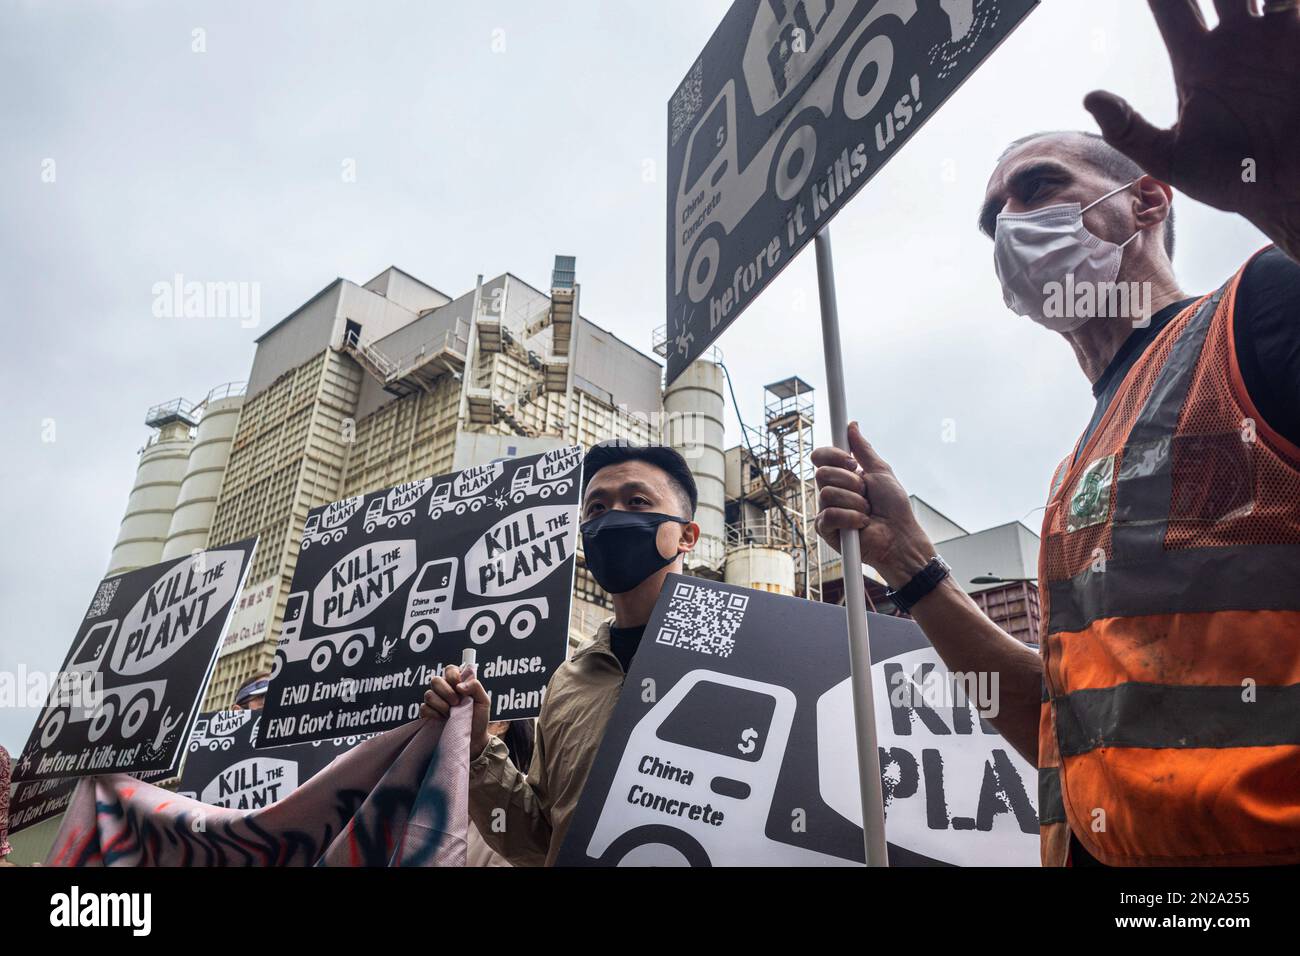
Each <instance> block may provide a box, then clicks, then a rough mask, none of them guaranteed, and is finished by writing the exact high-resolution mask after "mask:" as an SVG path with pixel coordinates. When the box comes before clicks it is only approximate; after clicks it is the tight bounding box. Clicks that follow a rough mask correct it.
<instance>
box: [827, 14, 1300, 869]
mask: <svg viewBox="0 0 1300 956" xmlns="http://www.w3.org/2000/svg"><path fill="white" fill-rule="evenodd" d="M1150 6H1151V9H1152V12H1153V13H1154V15H1155V18H1156V22H1157V24H1158V26H1159V28H1160V31H1161V34H1162V35H1163V37H1164V39H1165V43H1166V46H1167V47H1168V48H1169V51H1170V57H1171V61H1172V64H1173V68H1174V74H1175V80H1176V86H1177V89H1178V94H1179V120H1178V123H1177V124H1176V125H1175V126H1174V127H1173V128H1172V129H1170V130H1159V129H1157V128H1155V127H1154V126H1152V125H1151V124H1149V123H1148V122H1147V121H1146V120H1144V119H1142V118H1141V117H1140V116H1138V115H1137V114H1136V113H1135V112H1134V111H1133V110H1132V109H1131V108H1130V107H1129V106H1128V104H1126V103H1125V102H1124V101H1122V100H1120V99H1119V98H1118V97H1115V96H1113V95H1111V94H1108V93H1094V94H1091V95H1090V96H1089V97H1088V98H1087V99H1086V100H1085V105H1086V106H1087V108H1088V109H1089V110H1090V111H1091V112H1092V114H1093V116H1094V117H1095V118H1096V120H1097V121H1098V124H1099V125H1100V126H1101V129H1102V132H1103V137H1098V136H1095V135H1092V134H1085V133H1046V134H1036V135H1033V136H1029V137H1025V138H1024V139H1021V140H1018V141H1016V142H1015V143H1012V144H1011V146H1010V147H1009V148H1008V149H1007V150H1006V152H1005V153H1004V154H1003V155H1002V157H1001V158H1000V159H999V162H998V164H997V168H996V169H995V170H994V171H993V174H992V176H991V177H990V179H989V183H988V187H987V190H986V193H985V201H984V206H983V210H982V213H981V217H980V226H981V228H982V229H983V231H984V232H986V233H987V234H988V235H989V236H991V237H992V238H993V239H994V257H993V258H994V268H995V270H996V272H997V275H998V278H999V280H1000V282H1001V284H1002V288H1003V296H1004V299H1005V301H1006V304H1007V305H1008V307H1010V308H1011V310H1012V311H1013V312H1015V313H1017V314H1019V315H1024V316H1028V317H1029V318H1031V319H1033V320H1034V321H1036V322H1038V323H1040V324H1041V325H1043V326H1045V327H1047V328H1048V329H1051V330H1053V331H1054V332H1056V333H1057V334H1059V335H1061V336H1062V337H1064V339H1065V340H1066V342H1067V343H1068V344H1069V345H1070V347H1071V348H1072V349H1073V351H1074V353H1075V356H1076V358H1077V359H1078V362H1079V366H1080V368H1081V369H1082V370H1083V372H1084V375H1085V376H1086V377H1087V378H1088V380H1089V382H1091V383H1092V387H1093V393H1094V395H1095V397H1096V399H1097V405H1096V410H1095V412H1094V414H1093V416H1092V420H1091V421H1090V422H1089V423H1088V425H1087V427H1086V428H1085V430H1084V433H1083V435H1082V436H1081V437H1080V438H1079V440H1078V441H1077V442H1076V444H1075V445H1074V447H1073V449H1072V450H1071V451H1070V452H1069V454H1067V455H1066V456H1065V458H1064V459H1063V460H1062V462H1061V464H1060V465H1059V466H1058V467H1057V469H1056V471H1055V473H1054V474H1053V476H1052V479H1051V481H1050V490H1049V492H1048V499H1047V506H1046V510H1045V513H1044V519H1043V532H1042V550H1041V555H1040V565H1039V583H1040V596H1041V598H1042V602H1043V616H1044V621H1045V626H1044V638H1043V643H1042V647H1041V655H1040V654H1038V653H1035V652H1034V651H1033V650H1032V649H1030V648H1027V647H1025V646H1023V645H1021V644H1020V643H1019V642H1017V641H1015V640H1014V639H1012V638H1011V637H1009V636H1008V635H1007V634H1005V633H1004V632H1002V631H1001V630H1000V629H999V628H998V627H997V626H996V625H994V624H993V623H992V622H991V621H989V620H988V618H987V617H985V616H984V615H983V614H982V612H981V611H980V610H979V608H978V607H977V606H976V605H975V604H974V602H973V601H972V600H971V599H970V597H968V596H967V595H966V594H965V593H964V592H963V591H962V589H961V588H960V587H959V586H957V584H956V583H955V582H953V581H952V579H951V577H950V576H949V575H948V573H947V567H946V565H944V564H943V562H942V561H941V560H939V559H938V558H937V557H935V552H934V546H933V544H932V543H931V542H930V541H929V540H928V539H927V538H926V536H925V533H924V532H923V531H922V530H921V529H920V527H919V525H918V524H917V522H916V519H915V517H914V515H913V513H912V510H911V507H910V504H909V502H908V499H907V493H906V492H905V491H904V490H903V487H902V485H901V484H900V483H899V482H898V479H897V478H896V477H895V476H894V474H893V472H892V470H891V469H890V468H889V466H888V465H887V464H886V463H885V462H884V461H883V460H882V459H881V458H880V457H879V456H878V455H877V454H876V453H875V451H874V450H873V449H872V448H871V446H870V445H869V444H868V443H867V442H866V440H865V439H864V438H863V437H862V435H861V433H860V432H859V431H858V430H857V427H856V425H855V426H853V427H852V428H851V429H850V434H849V440H850V446H851V448H852V455H849V454H846V453H845V452H842V451H839V450H837V449H833V448H823V449H818V450H817V451H816V452H815V453H814V455H813V460H814V462H815V463H816V464H817V465H818V469H817V482H818V485H819V487H820V488H821V498H820V505H821V510H820V513H819V514H818V530H819V531H820V532H821V533H822V535H823V536H824V537H825V538H826V539H827V540H828V541H829V542H831V543H832V544H833V545H835V546H838V535H839V532H840V531H841V530H857V531H858V533H859V539H860V541H861V544H862V550H863V558H864V560H866V561H867V562H868V563H869V564H871V565H872V566H874V567H875V568H876V569H877V570H878V571H879V572H880V573H881V574H882V576H883V577H884V578H885V581H886V582H887V583H888V584H889V586H890V588H891V589H892V593H893V595H894V601H895V604H896V605H897V606H898V607H900V608H901V609H903V610H906V611H909V612H910V613H911V614H912V616H913V617H914V618H915V619H916V621H917V623H919V624H920V625H921V627H922V628H923V629H924V630H925V632H926V634H927V636H928V637H929V638H930V640H931V642H932V643H933V644H934V646H935V648H936V650H938V652H939V653H940V654H941V655H942V656H943V658H944V661H945V662H946V664H947V665H948V667H949V668H950V669H951V670H953V671H961V672H967V673H969V672H972V671H973V672H977V673H978V672H981V671H985V672H996V673H997V674H998V675H999V679H1000V688H1001V699H1000V701H999V703H1000V708H1001V713H1000V716H999V717H998V719H996V720H995V721H994V723H995V724H996V725H997V726H998V729H999V730H1000V731H1001V732H1002V733H1003V734H1004V735H1005V736H1006V737H1007V738H1008V740H1010V741H1011V742H1012V744H1013V745H1014V746H1015V747H1016V748H1017V749H1018V750H1019V751H1020V752H1021V753H1022V754H1024V755H1025V756H1026V757H1027V758H1029V759H1031V760H1035V761H1036V763H1037V766H1038V768H1039V817H1040V824H1041V826H1042V857H1043V862H1044V864H1046V865H1062V864H1066V863H1070V864H1073V865H1076V866H1077V865H1089V864H1095V863H1097V862H1100V863H1104V864H1109V865H1236V864H1266V865H1267V864H1274V865H1276V864H1297V863H1300V265H1298V264H1297V263H1298V262H1300V3H1296V2H1290V0H1270V2H1269V3H1268V4H1266V5H1264V6H1263V7H1262V8H1260V9H1255V8H1256V6H1257V4H1253V3H1250V2H1248V0H1216V2H1215V7H1216V9H1217V10H1218V14H1219V24H1218V25H1217V26H1216V27H1215V29H1213V30H1210V29H1208V28H1207V27H1206V24H1205V22H1204V21H1203V19H1202V18H1201V15H1200V12H1199V10H1198V7H1197V5H1196V4H1195V3H1194V2H1192V0H1152V2H1151V4H1150ZM1172 187H1177V188H1178V189H1180V190H1181V191H1182V192H1184V193H1185V194H1187V195H1189V196H1190V197H1192V198H1194V199H1198V200H1200V201H1202V202H1205V203H1208V204H1210V205H1213V206H1215V207H1217V208H1220V209H1224V210H1228V211H1233V212H1237V213H1240V214H1241V215H1243V216H1244V217H1245V218H1246V219H1247V220H1249V221H1250V222H1251V223H1253V224H1254V225H1255V226H1257V227H1258V228H1259V229H1260V230H1261V231H1262V232H1263V233H1264V234H1265V235H1266V236H1267V237H1268V238H1269V239H1270V240H1272V241H1273V243H1275V246H1273V247H1269V248H1267V249H1265V250H1262V251H1261V252H1259V253H1257V254H1256V255H1254V256H1252V257H1251V258H1250V259H1249V260H1248V261H1247V262H1246V263H1245V264H1243V265H1242V266H1241V267H1240V268H1239V269H1238V270H1237V271H1236V272H1235V273H1234V274H1233V275H1232V276H1231V277H1229V278H1228V280H1227V281H1226V282H1225V283H1224V284H1223V285H1222V286H1221V287H1219V288H1218V289H1216V290H1213V291H1212V292H1210V293H1209V294H1206V295H1200V296H1195V295H1188V294H1187V293H1186V292H1184V291H1183V290H1182V289H1181V287H1180V286H1179V284H1178V281H1177V279H1176V277H1175V275H1174V271H1173V266H1172V256H1173V251H1174V232H1173V211H1172V206H1171V201H1172V196H1173V189H1172ZM1135 290H1136V292H1135ZM1121 293H1122V294H1121Z"/></svg>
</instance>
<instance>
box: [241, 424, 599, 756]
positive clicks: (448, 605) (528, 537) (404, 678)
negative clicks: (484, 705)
mask: <svg viewBox="0 0 1300 956" xmlns="http://www.w3.org/2000/svg"><path fill="white" fill-rule="evenodd" d="M581 464H582V449H581V448H579V447H577V446H573V445H571V446H565V447H562V448H558V449H556V450H554V451H550V452H546V453H545V454H541V455H533V456H530V457H527V458H516V459H513V460H505V461H494V462H491V463H489V464H486V465H478V466H475V467H473V468H467V469H464V470H463V471H459V472H455V473H453V474H449V475H442V476H440V477H437V478H424V479H421V480H419V481H413V482H407V483H405V484H402V485H398V486H396V487H394V488H390V489H386V490H384V491H377V492H374V493H372V494H369V495H365V496H363V497H358V498H354V499H349V500H348V501H345V502H336V503H334V504H331V505H326V506H325V507H324V508H317V509H315V510H313V511H312V512H311V513H310V514H309V516H308V518H307V528H308V529H314V530H308V531H307V532H306V533H304V536H303V548H302V552H301V554H300V555H299V557H298V566H297V569H296V570H295V572H294V576H293V586H292V588H291V589H290V592H291V593H290V595H289V598H288V600H287V602H286V606H285V613H284V622H283V625H282V627H281V631H280V637H279V641H278V643H277V645H276V651H275V661H274V664H273V667H272V680H271V686H270V689H269V691H268V693H267V700H266V707H265V710H264V712H263V722H262V730H261V732H260V734H259V739H258V746H259V747H269V746H281V745H284V744H291V743H303V742H306V741H312V740H328V739H331V738H334V737H338V736H346V735H350V734H357V733H374V732H377V731H381V730H386V729H389V728H391V727H396V726H398V725H400V724H402V723H405V722H406V721H408V720H410V719H412V718H414V717H415V716H417V715H418V713H419V706H420V701H421V698H422V696H423V690H424V687H425V686H427V684H428V683H429V680H430V679H431V678H432V676H433V675H435V674H438V673H441V670H442V667H443V666H445V665H447V664H457V663H459V662H460V660H461V653H462V651H463V650H464V649H465V648H468V647H473V648H475V649H476V652H477V655H478V661H479V669H478V675H479V678H480V680H482V682H483V685H484V687H485V688H486V689H487V691H488V693H489V694H491V695H492V717H493V719H494V720H514V719H517V718H520V717H533V716H536V715H537V714H538V712H539V711H540V710H541V703H542V696H543V693H544V691H545V687H546V683H547V681H548V680H549V679H550V675H551V673H552V672H553V671H554V670H555V668H556V667H557V666H559V664H560V663H561V662H562V661H563V660H564V657H565V652H566V650H567V646H568V631H569V605H570V601H571V596H572V589H573V571H574V549H575V547H576V546H577V527H578V513H577V512H578V493H579V486H580V480H579V479H580V474H581ZM326 534H328V535H329V537H328V539H326V538H325V535H326Z"/></svg>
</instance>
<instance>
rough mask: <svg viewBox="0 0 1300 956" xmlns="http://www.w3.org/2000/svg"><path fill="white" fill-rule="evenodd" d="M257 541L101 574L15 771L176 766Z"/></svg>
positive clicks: (41, 773)
mask: <svg viewBox="0 0 1300 956" xmlns="http://www.w3.org/2000/svg"><path fill="white" fill-rule="evenodd" d="M255 544H256V539H249V540H246V541H240V542H238V543H236V544H229V545H225V546H223V547H220V548H213V549H210V550H208V551H199V552H196V553H195V554H192V555H190V556H189V557H184V558H176V559H174V560H172V561H164V562H162V563H161V564H155V565H153V566H151V567H147V568H140V569H138V570H135V571H128V572H127V573H125V574H121V575H118V576H116V577H110V578H105V579H104V580H103V581H101V582H100V584H99V587H98V588H97V589H96V591H95V596H94V598H93V600H92V601H91V604H90V609H89V610H88V611H87V612H86V615H85V618H84V619H83V620H82V622H81V626H80V627H79V628H78V630H77V636H76V639H75V640H74V641H73V642H72V649H71V650H70V651H69V652H68V656H67V657H66V658H65V660H64V662H63V667H62V668H61V669H60V673H59V677H58V679H57V680H56V681H55V683H54V686H53V687H51V689H50V694H49V697H48V698H47V702H46V705H45V709H44V710H43V711H42V712H41V715H40V717H39V718H38V719H37V721H36V727H35V728H34V729H33V730H32V734H31V737H30V738H29V739H28V742H27V746H26V747H25V748H24V749H23V752H22V754H21V755H20V756H19V758H18V760H17V762H16V765H15V768H14V769H15V772H14V779H15V780H17V781H31V780H49V779H52V778H57V777H84V776H90V775H93V774H100V773H133V772H141V771H170V770H174V769H176V765H177V762H178V761H179V759H180V755H181V750H182V748H183V746H184V743H185V741H186V740H188V739H189V732H190V728H191V727H192V726H193V724H194V718H195V716H196V715H197V713H198V709H199V701H200V700H201V698H202V696H203V692H204V690H205V689H206V688H207V684H208V679H209V678H210V677H211V675H212V668H213V667H214V666H215V664H216V660H217V650H218V648H219V647H220V645H221V641H222V638H223V637H224V636H225V633H226V627H227V625H228V624H229V621H230V616H231V613H232V611H233V609H234V606H235V598H236V596H237V595H238V594H239V592H240V591H241V590H242V588H243V585H244V579H245V577H246V576H247V574H248V568H249V565H250V563H251V562H252V558H253V549H254V546H255Z"/></svg>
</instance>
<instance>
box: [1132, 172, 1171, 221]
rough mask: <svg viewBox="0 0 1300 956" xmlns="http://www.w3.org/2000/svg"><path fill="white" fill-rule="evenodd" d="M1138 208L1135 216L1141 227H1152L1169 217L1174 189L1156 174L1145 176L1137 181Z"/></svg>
mask: <svg viewBox="0 0 1300 956" xmlns="http://www.w3.org/2000/svg"><path fill="white" fill-rule="evenodd" d="M1137 199H1138V204H1137V210H1136V212H1135V214H1134V215H1135V218H1136V219H1137V224H1138V228H1139V229H1150V228H1152V227H1153V226H1158V225H1160V223H1162V222H1164V221H1165V220H1166V219H1168V218H1169V209H1170V207H1171V206H1172V204H1173V199H1174V190H1173V187H1172V186H1170V185H1169V184H1168V183H1166V182H1162V181H1161V180H1159V179H1156V178H1155V177H1154V176H1143V177H1142V178H1140V179H1139V180H1138V181H1137Z"/></svg>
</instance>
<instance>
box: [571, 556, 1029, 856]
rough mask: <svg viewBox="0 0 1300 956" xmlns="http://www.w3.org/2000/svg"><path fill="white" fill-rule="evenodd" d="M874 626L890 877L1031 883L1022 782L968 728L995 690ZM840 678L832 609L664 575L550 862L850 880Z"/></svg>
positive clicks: (842, 669) (992, 704)
mask: <svg viewBox="0 0 1300 956" xmlns="http://www.w3.org/2000/svg"><path fill="white" fill-rule="evenodd" d="M870 623H871V630H872V653H873V655H874V664H873V667H872V677H873V682H874V685H875V690H876V693H875V702H876V708H877V712H876V724H877V727H878V728H879V752H880V763H881V768H882V783H883V791H884V797H885V799H884V805H885V833H886V838H887V840H888V850H889V859H890V862H891V864H894V865H899V864H903V865H906V864H918V865H924V864H958V865H985V866H991V865H1016V864H1020V865H1025V866H1033V865H1037V862H1038V816H1037V812H1036V809H1035V800H1034V791H1035V786H1036V779H1037V778H1036V775H1035V772H1034V768H1033V767H1032V766H1031V765H1030V764H1029V763H1028V762H1026V761H1025V760H1024V759H1023V758H1022V757H1020V755H1019V754H1017V753H1016V752H1015V751H1014V750H1013V749H1012V748H1011V747H1010V745H1009V744H1007V742H1006V741H1005V740H1003V739H1002V737H1001V736H1000V735H999V734H998V733H997V732H996V731H995V730H994V729H993V727H992V725H991V724H989V723H988V721H987V720H985V719H984V717H983V716H982V715H984V714H990V713H992V712H993V711H995V710H996V706H997V689H998V688H997V684H996V681H995V680H994V681H992V682H991V683H990V675H983V676H982V677H978V678H977V679H974V680H970V679H969V678H967V677H964V676H960V675H950V674H949V673H948V672H947V670H946V669H945V668H944V666H943V663H942V661H940V660H939V657H938V655H937V654H936V653H935V652H934V649H933V648H932V647H931V646H930V645H929V643H928V642H927V641H926V639H925V635H924V634H923V633H922V632H921V629H920V628H919V627H917V626H916V624H915V623H913V622H911V621H908V620H904V619H900V618H894V617H887V616H883V615H877V614H873V615H871V622H870ZM848 672H849V656H848V647H847V642H846V639H845V620H844V610H843V608H839V607H835V606H834V605H828V604H821V603H817V602H812V601H805V600H802V599H800V598H792V597H786V596H783V595H778V594H772V593H770V592H766V591H751V590H747V589H744V588H738V587H734V586H731V585H727V584H720V583H717V582H714V581H704V580H701V579H699V578H689V577H684V576H680V575H670V576H669V578H668V579H667V581H666V583H665V584H664V590H663V593H662V595H661V597H660V599H659V603H658V604H657V605H656V607H655V611H654V614H653V615H652V616H651V618H650V622H649V624H648V625H647V627H646V630H645V636H644V637H643V638H642V640H641V645H640V647H639V648H638V650H637V653H636V656H635V657H634V658H633V661H632V668H631V671H630V672H629V674H628V677H627V680H626V682H625V683H624V685H623V693H622V694H621V696H620V697H619V699H618V703H617V705H616V706H615V708H614V713H613V716H612V717H611V719H610V722H609V725H608V727H607V729H606V731H605V737H604V740H603V741H602V743H601V747H600V751H599V753H598V754H597V757H596V761H595V764H594V765H593V767H592V770H591V774H590V776H589V777H588V778H587V785H586V788H585V789H584V791H583V794H582V797H581V799H580V801H579V804H578V809H577V812H576V813H575V815H574V819H573V823H572V824H571V825H570V828H569V831H568V834H567V836H566V839H565V843H564V846H563V848H562V849H561V853H560V856H559V862H560V863H561V864H568V865H597V864H598V865H615V864H622V865H694V866H708V865H715V866H719V865H723V866H725V865H751V866H760V865H761V866H775V865H849V864H853V863H862V862H863V861H864V858H865V853H864V848H863V840H862V830H861V820H862V813H861V801H860V800H859V791H858V774H857V761H856V747H855V744H854V737H853V715H852V703H851V693H850V689H849V679H848V678H849V673H848ZM967 691H968V692H969V693H968V694H966V693H965V692H967Z"/></svg>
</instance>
